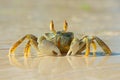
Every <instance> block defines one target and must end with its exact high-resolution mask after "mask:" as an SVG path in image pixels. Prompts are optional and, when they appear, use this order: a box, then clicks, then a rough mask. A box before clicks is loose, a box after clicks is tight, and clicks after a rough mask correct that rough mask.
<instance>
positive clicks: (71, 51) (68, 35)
mask: <svg viewBox="0 0 120 80" xmlns="http://www.w3.org/2000/svg"><path fill="white" fill-rule="evenodd" d="M67 29H68V24H67V22H66V20H65V21H64V26H63V30H62V31H56V30H55V28H54V23H53V21H51V22H50V31H51V32H49V33H44V34H43V35H42V36H41V37H40V38H37V37H36V36H34V35H33V34H27V35H25V36H24V37H22V38H21V39H20V40H18V41H17V42H16V43H14V44H13V46H12V47H11V48H10V49H9V55H12V54H14V51H15V50H16V48H17V47H18V46H19V45H20V44H21V43H22V42H23V41H24V40H25V39H28V42H27V44H26V46H25V48H24V56H30V47H31V45H33V46H34V48H35V49H36V50H37V52H38V53H39V54H40V55H47V56H51V55H57V56H60V55H66V56H73V55H76V54H78V53H82V52H83V51H84V50H85V56H89V54H90V46H92V48H93V51H92V53H93V56H96V48H97V46H96V43H98V45H99V46H100V47H101V48H102V49H103V51H104V52H105V54H107V55H110V54H111V50H110V48H109V47H108V46H107V45H106V43H105V42H103V41H102V40H101V39H100V38H98V37H97V36H87V35H85V36H83V37H82V38H81V39H78V38H76V37H75V36H74V33H73V32H67Z"/></svg>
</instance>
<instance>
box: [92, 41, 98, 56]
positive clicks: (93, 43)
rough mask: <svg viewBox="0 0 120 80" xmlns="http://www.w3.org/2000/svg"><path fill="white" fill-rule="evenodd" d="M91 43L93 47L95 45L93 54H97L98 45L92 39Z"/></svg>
mask: <svg viewBox="0 0 120 80" xmlns="http://www.w3.org/2000/svg"><path fill="white" fill-rule="evenodd" d="M91 45H92V47H93V56H96V49H97V47H96V44H95V42H94V41H92V43H91Z"/></svg>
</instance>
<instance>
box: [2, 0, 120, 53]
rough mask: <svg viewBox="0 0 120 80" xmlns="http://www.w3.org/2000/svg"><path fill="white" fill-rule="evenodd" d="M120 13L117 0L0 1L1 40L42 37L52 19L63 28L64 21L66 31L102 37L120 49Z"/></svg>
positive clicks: (57, 25) (112, 46)
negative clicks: (66, 26) (25, 36)
mask: <svg viewBox="0 0 120 80" xmlns="http://www.w3.org/2000/svg"><path fill="white" fill-rule="evenodd" d="M119 14H120V0H0V42H1V43H3V41H5V42H8V41H12V43H13V42H14V41H16V40H17V39H19V38H20V37H22V36H24V35H25V34H34V35H36V36H41V35H42V34H43V33H45V32H49V23H50V21H51V20H53V21H54V23H55V28H56V29H57V30H62V27H63V22H64V20H67V22H68V24H69V29H68V30H69V31H73V32H74V33H75V34H77V35H78V34H85V35H96V36H99V37H101V36H102V37H101V38H102V39H103V40H105V41H107V43H108V44H109V46H111V48H112V49H113V51H120V49H118V48H119V47H118V46H119V45H120V43H119V41H120V37H119V36H120V15H119ZM116 46H117V47H116Z"/></svg>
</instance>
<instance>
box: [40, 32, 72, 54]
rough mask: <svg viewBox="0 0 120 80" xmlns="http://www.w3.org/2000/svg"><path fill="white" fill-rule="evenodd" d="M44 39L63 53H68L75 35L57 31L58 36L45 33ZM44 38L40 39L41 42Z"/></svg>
mask: <svg viewBox="0 0 120 80" xmlns="http://www.w3.org/2000/svg"><path fill="white" fill-rule="evenodd" d="M43 37H44V38H45V39H46V40H48V41H50V42H52V43H53V44H54V45H55V46H57V47H58V48H59V49H60V52H61V53H66V52H68V50H69V48H70V45H71V42H72V40H73V39H74V34H73V33H72V32H64V31H57V32H56V34H54V33H45V34H44V35H43ZM43 37H40V39H41V40H39V41H40V42H41V41H42V38H43ZM39 41H38V43H39Z"/></svg>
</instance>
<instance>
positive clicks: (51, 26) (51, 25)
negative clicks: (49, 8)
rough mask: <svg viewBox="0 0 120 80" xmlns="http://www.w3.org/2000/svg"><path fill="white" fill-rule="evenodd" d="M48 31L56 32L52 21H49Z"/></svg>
mask: <svg viewBox="0 0 120 80" xmlns="http://www.w3.org/2000/svg"><path fill="white" fill-rule="evenodd" d="M50 31H52V32H53V33H56V30H55V29H54V23H53V21H51V22H50Z"/></svg>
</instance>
